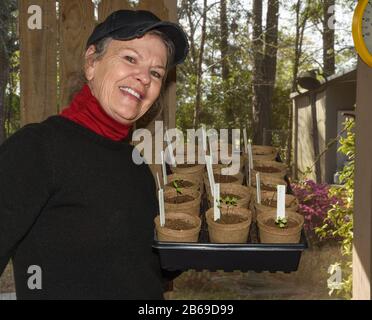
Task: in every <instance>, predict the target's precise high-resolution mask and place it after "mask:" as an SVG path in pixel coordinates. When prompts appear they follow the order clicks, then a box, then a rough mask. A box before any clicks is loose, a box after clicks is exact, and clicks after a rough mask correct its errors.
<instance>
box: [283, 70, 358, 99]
mask: <svg viewBox="0 0 372 320" xmlns="http://www.w3.org/2000/svg"><path fill="white" fill-rule="evenodd" d="M356 70H357V69H356V67H352V68H349V69H345V70H343V71H342V72H339V73H336V74H334V75H332V76H330V77H327V78H326V79H324V80H321V81H320V82H321V85H320V86H319V88H317V89H314V90H304V91H303V92H300V93H298V92H292V93H291V95H290V98H291V99H295V98H297V97H300V96H303V95H308V94H309V93H311V92H321V91H324V90H325V88H326V87H327V86H329V85H330V84H333V83H334V82H337V81H342V80H343V79H345V78H349V77H352V78H355V81H356Z"/></svg>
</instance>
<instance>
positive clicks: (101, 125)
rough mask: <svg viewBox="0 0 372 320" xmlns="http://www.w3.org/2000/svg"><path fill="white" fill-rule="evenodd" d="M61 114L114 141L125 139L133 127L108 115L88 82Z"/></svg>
mask: <svg viewBox="0 0 372 320" xmlns="http://www.w3.org/2000/svg"><path fill="white" fill-rule="evenodd" d="M61 116H62V117H65V118H67V119H70V120H72V121H74V122H76V123H78V124H80V125H82V126H83V127H86V128H88V129H90V130H92V131H94V132H95V133H97V134H99V135H101V136H104V137H106V138H109V139H111V140H114V141H119V140H123V139H125V138H126V137H127V136H128V133H129V130H130V129H131V126H129V125H124V124H121V123H119V122H117V121H116V120H114V119H112V118H111V117H110V116H108V115H107V113H106V112H105V111H104V110H103V109H102V107H101V105H100V104H99V102H98V100H97V99H96V98H95V97H94V96H93V95H92V92H91V91H90V88H89V86H88V85H87V84H86V85H84V87H83V88H82V89H81V90H80V92H78V93H77V94H76V95H75V96H74V98H73V100H72V102H71V104H70V105H69V106H68V107H67V108H66V109H64V110H63V111H62V112H61Z"/></svg>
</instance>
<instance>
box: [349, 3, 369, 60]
mask: <svg viewBox="0 0 372 320" xmlns="http://www.w3.org/2000/svg"><path fill="white" fill-rule="evenodd" d="M367 5H368V0H359V1H358V4H357V6H356V8H355V11H354V16H353V27H352V33H353V40H354V46H355V49H356V51H357V52H358V53H359V56H360V57H361V58H362V59H363V61H364V62H365V63H366V64H368V65H369V66H370V67H372V55H371V53H370V52H369V50H368V48H367V46H366V44H365V41H364V38H363V28H362V27H363V14H364V11H365V10H366V8H367Z"/></svg>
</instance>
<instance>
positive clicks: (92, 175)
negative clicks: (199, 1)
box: [0, 10, 188, 299]
mask: <svg viewBox="0 0 372 320" xmlns="http://www.w3.org/2000/svg"><path fill="white" fill-rule="evenodd" d="M187 52H188V44H187V38H186V35H185V33H184V31H183V30H182V29H181V27H180V26H178V25H177V24H175V23H171V22H167V21H161V20H160V19H158V18H157V17H156V16H154V15H153V14H152V13H150V12H148V11H130V10H120V11H116V12H114V13H112V14H111V15H110V16H109V17H108V18H107V19H106V20H105V21H104V22H103V23H101V24H99V25H98V26H97V27H96V28H95V29H94V31H93V33H92V34H91V36H90V37H89V39H88V42H87V46H86V53H85V65H84V72H85V77H86V83H85V84H84V85H83V87H82V88H81V90H80V91H79V92H78V93H77V94H76V95H75V96H74V97H73V99H72V101H71V103H70V104H69V106H67V107H66V108H65V109H64V110H63V111H62V113H61V114H60V115H58V116H52V117H50V118H48V119H47V120H45V121H43V122H41V123H38V124H30V125H27V126H25V127H23V128H22V129H21V130H19V131H18V132H17V133H15V134H14V135H13V136H12V137H11V138H9V139H8V140H6V141H5V143H4V144H3V145H1V147H0V274H1V273H2V272H3V270H4V268H5V266H6V264H7V262H8V261H9V259H10V258H12V259H13V265H14V274H15V280H16V290H17V297H18V299H162V297H163V295H162V293H163V292H162V291H163V286H162V277H161V272H160V270H161V269H160V264H159V261H158V257H157V256H156V255H155V253H153V252H152V247H151V245H152V240H153V219H154V217H155V216H156V215H157V212H158V203H157V198H156V188H155V183H154V179H153V176H152V174H151V171H150V170H149V168H148V166H147V165H146V164H141V165H136V164H135V163H133V160H132V152H133V147H132V146H131V145H130V144H129V143H128V139H127V136H128V133H129V130H130V129H131V126H132V124H133V123H134V122H135V121H137V120H138V119H139V118H141V117H142V116H143V115H144V114H145V113H146V112H147V111H148V110H149V109H150V108H151V107H152V106H153V105H154V104H155V102H156V100H157V99H158V97H159V95H160V93H161V90H162V88H163V84H164V82H165V78H166V76H167V72H168V70H169V69H170V68H172V67H173V66H175V65H176V64H179V63H182V62H183V61H184V59H185V57H186V55H187ZM31 266H32V267H36V268H37V269H38V270H40V279H39V281H40V285H39V286H38V287H37V288H36V289H35V287H30V286H29V284H30V282H32V281H30V279H31V277H32V274H28V273H27V272H28V270H29V268H30V267H31Z"/></svg>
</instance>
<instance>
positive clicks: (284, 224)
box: [275, 217, 288, 229]
mask: <svg viewBox="0 0 372 320" xmlns="http://www.w3.org/2000/svg"><path fill="white" fill-rule="evenodd" d="M275 224H276V225H277V226H278V227H279V228H281V229H283V228H286V227H287V224H288V220H287V218H282V217H278V218H276V220H275Z"/></svg>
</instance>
